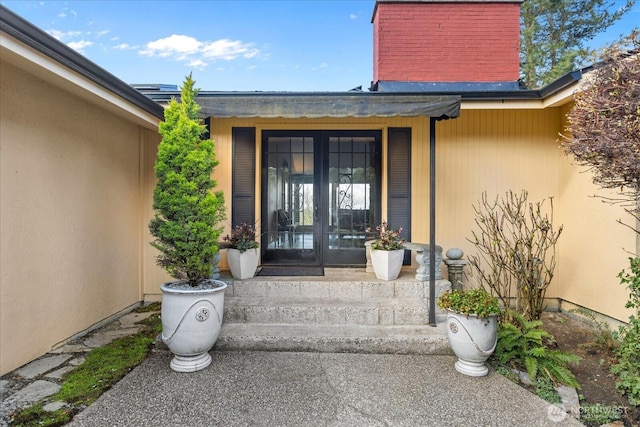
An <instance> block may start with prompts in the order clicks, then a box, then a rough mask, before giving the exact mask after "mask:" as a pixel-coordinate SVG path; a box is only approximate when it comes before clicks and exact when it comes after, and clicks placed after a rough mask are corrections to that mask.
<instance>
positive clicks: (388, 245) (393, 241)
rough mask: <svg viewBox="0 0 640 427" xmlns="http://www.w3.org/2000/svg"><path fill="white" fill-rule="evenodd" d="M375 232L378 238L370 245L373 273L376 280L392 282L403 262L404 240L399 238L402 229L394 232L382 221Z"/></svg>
mask: <svg viewBox="0 0 640 427" xmlns="http://www.w3.org/2000/svg"><path fill="white" fill-rule="evenodd" d="M367 231H370V230H367ZM376 231H377V233H378V238H377V239H376V240H374V241H373V242H372V243H371V263H372V264H373V271H374V272H375V273H376V277H377V278H378V279H382V280H394V279H396V278H398V275H399V274H400V270H401V269H402V261H403V260H404V246H403V244H404V243H405V239H403V238H401V237H400V233H402V228H398V229H397V230H394V229H392V228H389V225H388V224H387V223H386V221H383V222H382V224H380V225H379V226H377V227H376Z"/></svg>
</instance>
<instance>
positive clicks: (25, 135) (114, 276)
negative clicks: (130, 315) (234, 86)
mask: <svg viewBox="0 0 640 427" xmlns="http://www.w3.org/2000/svg"><path fill="white" fill-rule="evenodd" d="M0 87H1V88H2V97H1V98H0V111H1V112H2V121H1V122H0V153H1V163H0V195H1V199H0V230H1V235H2V239H1V250H0V266H1V282H0V283H1V286H0V374H4V373H6V372H8V371H10V370H12V369H14V368H16V367H19V366H20V365H22V364H24V363H26V362H28V361H30V360H32V359H34V358H36V357H38V356H40V355H42V354H43V353H45V352H47V351H49V350H50V349H51V348H52V346H55V345H56V344H57V343H59V342H61V341H63V340H65V339H67V338H69V337H71V336H73V335H74V334H76V333H78V332H80V331H82V330H84V329H86V328H89V327H91V326H92V325H94V324H96V323H97V322H100V321H101V320H103V319H105V318H107V317H109V316H111V315H113V314H114V313H117V312H118V311H121V310H123V309H126V308H127V307H130V306H132V305H133V304H136V303H137V302H139V301H141V300H142V286H141V277H142V274H143V269H142V268H141V243H140V242H141V238H142V234H143V233H142V221H141V219H142V214H143V212H144V209H145V208H146V206H145V204H146V203H147V200H146V199H145V196H146V194H145V193H144V192H143V191H142V187H141V180H142V178H143V175H142V173H141V171H142V168H143V166H144V162H142V159H144V158H146V157H145V156H144V153H145V152H147V151H149V149H150V148H149V147H148V146H147V145H149V144H152V143H154V142H156V143H157V140H158V136H157V132H155V131H153V130H147V129H144V128H142V127H140V126H139V125H136V124H132V122H131V121H130V120H126V119H124V118H122V117H120V116H118V115H114V114H113V113H111V112H109V111H107V110H106V109H104V108H102V106H100V107H99V106H97V105H96V104H95V103H92V102H88V101H86V100H84V99H83V98H81V97H78V96H75V95H73V94H72V93H70V92H69V91H68V90H62V89H60V88H58V87H57V86H56V85H53V84H51V83H49V82H47V81H44V80H42V79H40V78H35V77H34V76H33V75H32V74H30V73H29V72H27V71H25V70H23V69H19V68H17V67H15V66H14V65H12V64H10V63H8V62H6V61H4V60H3V61H2V63H1V65H0Z"/></svg>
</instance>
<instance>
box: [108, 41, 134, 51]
mask: <svg viewBox="0 0 640 427" xmlns="http://www.w3.org/2000/svg"><path fill="white" fill-rule="evenodd" d="M111 49H118V50H132V49H138V46H131V45H130V44H128V43H120V44H118V45H115V46H113V47H112V48H111Z"/></svg>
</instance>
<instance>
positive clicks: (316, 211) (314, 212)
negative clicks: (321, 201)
mask: <svg viewBox="0 0 640 427" xmlns="http://www.w3.org/2000/svg"><path fill="white" fill-rule="evenodd" d="M313 220H314V221H318V204H317V203H314V204H313Z"/></svg>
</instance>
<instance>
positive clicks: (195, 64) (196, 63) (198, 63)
mask: <svg viewBox="0 0 640 427" xmlns="http://www.w3.org/2000/svg"><path fill="white" fill-rule="evenodd" d="M187 65H188V66H189V67H191V68H195V69H196V70H204V69H205V68H206V67H207V65H209V64H207V63H206V62H204V61H202V60H200V59H195V60H193V61H191V62H189V63H188V64H187Z"/></svg>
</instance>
